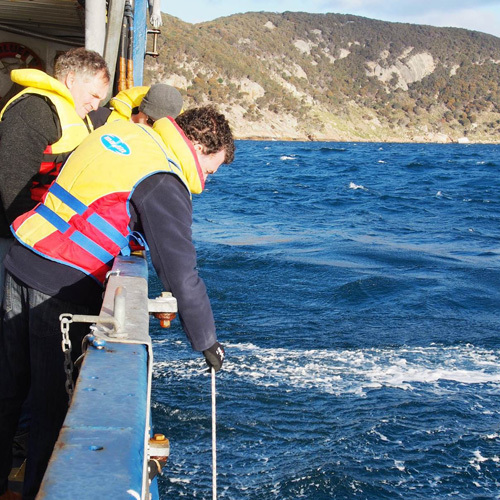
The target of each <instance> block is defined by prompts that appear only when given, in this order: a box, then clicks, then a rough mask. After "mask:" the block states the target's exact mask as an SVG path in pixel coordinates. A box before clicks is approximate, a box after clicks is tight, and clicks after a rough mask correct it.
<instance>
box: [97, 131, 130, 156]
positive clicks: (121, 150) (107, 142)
mask: <svg viewBox="0 0 500 500" xmlns="http://www.w3.org/2000/svg"><path fill="white" fill-rule="evenodd" d="M101 143H102V145H103V146H104V147H105V148H106V149H107V150H109V151H111V152H112V153H116V154H119V155H123V156H127V155H129V154H130V148H129V147H128V146H127V144H126V143H124V142H123V141H122V140H121V139H120V138H119V137H117V136H116V135H111V134H105V135H103V136H102V137H101Z"/></svg>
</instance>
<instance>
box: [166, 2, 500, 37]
mask: <svg viewBox="0 0 500 500" xmlns="http://www.w3.org/2000/svg"><path fill="white" fill-rule="evenodd" d="M161 10H162V12H165V13H167V14H171V15H172V16H175V17H178V18H180V19H182V20H183V21H186V22H188V23H198V22H204V21H211V20H213V19H216V18H218V17H223V16H229V15H231V14H237V13H242V12H250V11H252V12H258V11H265V12H285V11H293V12H310V13H326V12H333V13H336V14H354V15H356V16H363V17H369V18H371V19H379V20H382V21H394V22H403V23H412V24H429V25H431V26H442V27H455V28H466V29H471V30H476V31H482V32H484V33H490V34H491V35H495V36H497V37H500V0H239V1H238V0H182V1H179V0H176V1H173V0H161Z"/></svg>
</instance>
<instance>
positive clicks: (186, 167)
mask: <svg viewBox="0 0 500 500" xmlns="http://www.w3.org/2000/svg"><path fill="white" fill-rule="evenodd" d="M153 130H154V131H155V132H156V133H157V134H159V135H160V137H161V139H162V141H163V142H164V143H165V146H166V147H167V150H168V149H170V150H171V151H172V152H173V153H174V155H175V156H176V157H177V158H178V160H179V163H180V167H181V168H182V173H183V174H184V177H185V178H186V181H187V184H188V186H189V190H190V191H191V193H193V194H200V193H201V192H202V191H203V189H204V188H205V178H204V177H203V172H202V171H201V167H200V163H199V162H198V155H197V154H196V151H195V149H194V146H193V143H192V142H191V141H190V140H189V139H188V138H187V137H186V136H185V134H184V132H183V131H182V129H181V128H180V127H179V126H178V125H177V123H176V122H175V120H174V119H173V118H171V117H170V116H167V117H165V118H161V119H160V120H157V121H156V122H155V123H154V125H153Z"/></svg>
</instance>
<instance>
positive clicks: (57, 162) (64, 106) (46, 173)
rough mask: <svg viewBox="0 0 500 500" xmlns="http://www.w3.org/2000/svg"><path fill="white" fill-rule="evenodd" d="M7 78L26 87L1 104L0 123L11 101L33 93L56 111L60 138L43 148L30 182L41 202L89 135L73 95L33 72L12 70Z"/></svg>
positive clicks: (41, 73) (34, 198)
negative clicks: (46, 101) (69, 157)
mask: <svg viewBox="0 0 500 500" xmlns="http://www.w3.org/2000/svg"><path fill="white" fill-rule="evenodd" d="M11 79H12V81H13V82H14V83H18V84H20V85H22V86H23V87H26V88H25V89H23V90H22V91H21V92H19V93H18V94H16V95H15V96H14V97H13V98H12V99H11V100H10V101H9V102H8V103H7V104H6V105H5V107H4V108H3V110H2V111H1V113H0V120H1V119H2V118H3V115H4V113H5V111H6V110H7V109H8V108H9V107H11V106H12V104H14V102H16V101H17V100H19V99H21V98H23V96H25V95H29V94H36V95H40V96H43V97H45V98H47V99H49V100H50V102H51V103H52V104H53V105H54V107H55V109H56V112H57V115H58V117H59V122H60V124H61V138H60V139H59V140H58V141H57V142H55V143H54V144H49V145H48V146H47V147H46V148H45V151H44V152H43V159H42V162H41V164H40V170H39V172H38V174H37V176H36V177H35V179H33V184H32V186H31V197H32V199H33V200H34V201H41V200H42V198H43V195H44V194H45V192H46V191H47V189H48V187H49V186H50V184H52V182H53V181H54V179H55V178H56V177H57V174H58V173H59V171H60V170H61V165H62V164H63V163H64V161H65V160H66V158H67V157H68V156H69V155H70V154H71V152H72V151H73V150H74V149H75V148H76V147H77V146H78V145H79V144H80V143H81V142H82V141H83V139H85V137H87V136H88V135H89V130H88V128H87V126H86V125H85V122H84V121H83V120H82V119H81V118H80V117H79V116H78V114H77V112H76V111H75V103H74V101H73V96H72V95H71V93H70V91H69V90H68V88H67V87H66V86H65V85H64V84H63V83H61V82H60V81H59V80H56V79H55V78H52V77H51V76H49V75H47V74H46V73H44V72H43V71H40V70H37V69H15V70H13V71H12V72H11Z"/></svg>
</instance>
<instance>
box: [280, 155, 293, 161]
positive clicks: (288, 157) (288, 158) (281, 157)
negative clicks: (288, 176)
mask: <svg viewBox="0 0 500 500" xmlns="http://www.w3.org/2000/svg"><path fill="white" fill-rule="evenodd" d="M296 159H297V157H296V156H295V155H290V156H288V155H283V156H280V160H281V161H288V160H296Z"/></svg>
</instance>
